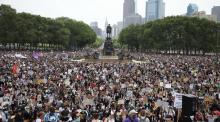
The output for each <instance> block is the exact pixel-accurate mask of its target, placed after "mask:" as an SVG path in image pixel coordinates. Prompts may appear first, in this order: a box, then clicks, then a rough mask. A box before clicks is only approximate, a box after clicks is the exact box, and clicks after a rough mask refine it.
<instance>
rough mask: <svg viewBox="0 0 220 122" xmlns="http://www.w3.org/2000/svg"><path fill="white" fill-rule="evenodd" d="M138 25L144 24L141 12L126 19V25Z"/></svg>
mask: <svg viewBox="0 0 220 122" xmlns="http://www.w3.org/2000/svg"><path fill="white" fill-rule="evenodd" d="M132 24H134V25H137V24H142V17H141V15H139V14H134V15H130V16H127V17H126V18H125V20H124V27H128V26H129V25H132Z"/></svg>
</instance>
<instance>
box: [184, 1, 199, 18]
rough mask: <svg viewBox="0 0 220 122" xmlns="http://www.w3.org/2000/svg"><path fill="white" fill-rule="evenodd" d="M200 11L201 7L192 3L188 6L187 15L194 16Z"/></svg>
mask: <svg viewBox="0 0 220 122" xmlns="http://www.w3.org/2000/svg"><path fill="white" fill-rule="evenodd" d="M198 11H199V8H198V6H197V5H196V4H192V3H190V4H189V5H188V7H187V13H186V15H187V16H192V15H193V14H194V13H197V12H198Z"/></svg>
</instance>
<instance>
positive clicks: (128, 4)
mask: <svg viewBox="0 0 220 122" xmlns="http://www.w3.org/2000/svg"><path fill="white" fill-rule="evenodd" d="M134 14H135V1H134V0H124V6H123V22H124V20H125V18H126V17H127V16H131V15H134Z"/></svg>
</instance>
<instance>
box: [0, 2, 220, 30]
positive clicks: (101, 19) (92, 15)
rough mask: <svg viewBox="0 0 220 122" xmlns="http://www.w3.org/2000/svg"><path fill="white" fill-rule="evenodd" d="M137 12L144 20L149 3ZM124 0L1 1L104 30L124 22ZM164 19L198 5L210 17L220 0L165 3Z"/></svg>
mask: <svg viewBox="0 0 220 122" xmlns="http://www.w3.org/2000/svg"><path fill="white" fill-rule="evenodd" d="M136 1H137V12H138V13H139V14H141V15H142V16H143V17H144V16H145V6H146V1H147V0H136ZM123 2H124V0H0V4H9V5H11V7H13V8H15V9H16V10H17V12H28V13H32V14H37V15H41V16H44V17H51V18H56V17H61V16H65V17H69V18H72V19H76V20H82V21H84V22H86V23H87V24H90V22H92V21H97V22H98V23H99V27H101V28H104V23H105V20H106V18H107V19H108V22H109V23H110V24H114V23H116V22H118V21H121V20H122V13H123ZM164 2H165V3H166V5H165V6H166V7H165V10H166V12H165V15H166V16H170V15H180V14H184V13H186V9H187V5H188V4H189V3H195V4H197V5H198V6H199V11H206V13H207V14H210V13H211V8H212V7H213V6H220V0H164Z"/></svg>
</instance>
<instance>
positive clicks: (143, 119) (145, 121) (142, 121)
mask: <svg viewBox="0 0 220 122" xmlns="http://www.w3.org/2000/svg"><path fill="white" fill-rule="evenodd" d="M138 120H139V122H150V120H149V119H148V117H147V114H146V110H144V109H143V110H141V111H140V115H139V118H138Z"/></svg>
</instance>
